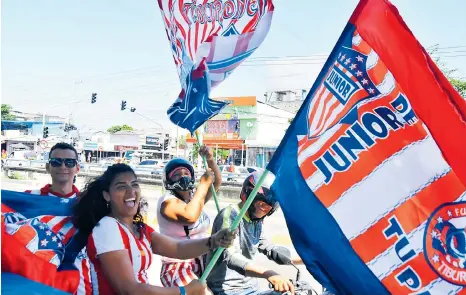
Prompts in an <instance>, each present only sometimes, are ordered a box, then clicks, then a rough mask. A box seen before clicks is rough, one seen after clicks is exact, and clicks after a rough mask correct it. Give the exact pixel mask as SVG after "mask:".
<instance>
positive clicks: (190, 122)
mask: <svg viewBox="0 0 466 295" xmlns="http://www.w3.org/2000/svg"><path fill="white" fill-rule="evenodd" d="M196 71H197V72H190V73H189V74H188V76H187V77H186V85H187V86H186V92H184V91H183V92H182V93H181V94H180V97H178V99H177V100H176V101H175V103H174V104H173V105H172V106H171V107H170V108H169V109H168V111H167V114H168V117H169V118H170V120H171V121H172V122H173V123H174V124H176V125H178V126H180V127H182V128H186V129H188V130H189V131H191V133H193V132H194V131H195V130H196V129H197V128H198V127H199V126H201V125H202V124H204V122H205V121H207V120H209V119H210V118H212V117H213V116H215V115H217V114H218V113H219V112H220V111H221V110H222V109H223V108H224V107H225V106H226V105H227V103H225V102H222V101H216V100H213V99H211V98H209V93H210V91H209V89H208V84H207V72H206V71H205V70H196Z"/></svg>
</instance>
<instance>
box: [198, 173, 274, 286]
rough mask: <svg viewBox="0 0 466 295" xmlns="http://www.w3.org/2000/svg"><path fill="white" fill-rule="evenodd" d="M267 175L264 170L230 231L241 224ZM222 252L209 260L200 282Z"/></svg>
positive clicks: (216, 251)
mask: <svg viewBox="0 0 466 295" xmlns="http://www.w3.org/2000/svg"><path fill="white" fill-rule="evenodd" d="M267 174H269V170H267V169H266V170H265V171H264V173H263V174H262V176H261V177H260V178H259V180H258V181H257V184H256V186H255V187H254V189H253V190H252V192H251V194H250V195H249V197H248V199H247V200H246V202H245V203H244V205H243V207H242V208H241V211H240V212H239V214H238V216H236V219H235V220H234V221H233V224H232V225H231V228H230V230H231V231H234V230H235V229H236V228H237V227H238V225H239V223H240V222H241V219H243V217H244V215H245V214H246V211H247V210H248V208H249V206H251V204H252V201H254V198H255V197H256V195H257V191H258V190H259V188H260V187H261V185H262V183H263V182H264V180H265V178H266V177H267ZM223 250H225V248H223V247H219V248H218V249H217V250H215V253H214V256H213V257H212V260H210V262H209V264H208V265H207V267H206V269H205V270H204V272H203V273H202V276H201V278H200V281H201V282H205V280H206V279H207V277H208V276H209V274H210V272H211V271H212V269H213V268H214V265H215V263H217V260H218V259H219V258H220V255H221V254H222V252H223Z"/></svg>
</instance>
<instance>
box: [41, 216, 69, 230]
mask: <svg viewBox="0 0 466 295" xmlns="http://www.w3.org/2000/svg"><path fill="white" fill-rule="evenodd" d="M63 219H65V217H63V216H55V217H54V218H52V219H50V221H49V222H47V223H46V224H47V226H48V227H49V228H50V229H52V228H53V227H54V226H55V225H57V224H59V223H60V222H61V221H63Z"/></svg>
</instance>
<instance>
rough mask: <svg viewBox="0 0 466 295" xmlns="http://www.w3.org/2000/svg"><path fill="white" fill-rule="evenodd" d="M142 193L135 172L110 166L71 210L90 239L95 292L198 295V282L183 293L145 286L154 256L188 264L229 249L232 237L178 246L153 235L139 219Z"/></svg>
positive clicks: (226, 234)
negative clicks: (215, 251)
mask: <svg viewBox="0 0 466 295" xmlns="http://www.w3.org/2000/svg"><path fill="white" fill-rule="evenodd" d="M140 201H141V189H140V187H139V182H138V179H137V177H136V174H135V173H134V171H133V169H132V168H131V167H130V166H128V165H125V164H115V165H112V166H110V167H109V168H108V169H107V170H106V171H105V173H104V174H103V175H102V176H100V177H98V178H96V179H95V180H93V181H91V182H89V183H88V184H87V185H86V187H85V189H84V191H83V192H82V194H81V196H80V198H79V200H78V203H77V205H76V207H75V213H74V223H75V226H76V227H77V228H78V229H79V231H80V232H81V233H84V234H88V243H87V252H88V255H89V258H90V260H91V262H92V263H91V266H92V267H91V272H92V273H91V277H92V287H93V288H94V292H95V293H98V294H101V295H105V294H167V295H178V294H185V293H188V294H189V295H201V294H204V293H205V289H206V285H205V284H204V283H201V282H199V281H197V280H194V281H192V282H191V283H190V284H188V285H187V286H185V287H180V288H177V287H173V288H163V287H156V286H151V285H149V284H147V282H148V278H147V270H148V268H149V266H150V265H151V262H152V253H154V254H158V255H161V256H166V257H171V258H178V259H188V258H194V257H198V256H200V255H202V254H204V253H207V252H208V251H209V250H212V249H214V248H217V247H220V246H222V247H228V246H229V245H231V243H232V240H233V238H234V236H235V233H232V232H230V231H229V230H224V231H222V232H218V233H216V234H215V235H212V236H211V237H208V238H203V239H196V240H192V241H177V240H175V239H172V238H170V237H167V236H165V235H161V234H159V233H157V232H155V231H154V229H152V228H151V227H150V226H149V225H147V224H145V223H144V222H143V218H142V216H141V213H140V207H141V203H140Z"/></svg>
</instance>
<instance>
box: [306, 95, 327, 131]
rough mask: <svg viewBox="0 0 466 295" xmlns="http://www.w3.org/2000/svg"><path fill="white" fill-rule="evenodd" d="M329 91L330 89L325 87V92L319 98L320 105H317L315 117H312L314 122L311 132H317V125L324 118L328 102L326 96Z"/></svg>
mask: <svg viewBox="0 0 466 295" xmlns="http://www.w3.org/2000/svg"><path fill="white" fill-rule="evenodd" d="M329 93H330V91H329V90H328V89H325V91H324V93H323V94H322V96H321V97H320V98H319V105H318V106H317V109H316V113H315V115H314V117H313V118H311V120H312V124H311V128H310V129H311V134H315V133H316V129H317V125H318V124H319V121H320V119H321V118H322V112H323V108H324V106H325V104H326V103H325V102H326V97H327V95H328V94H329Z"/></svg>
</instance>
